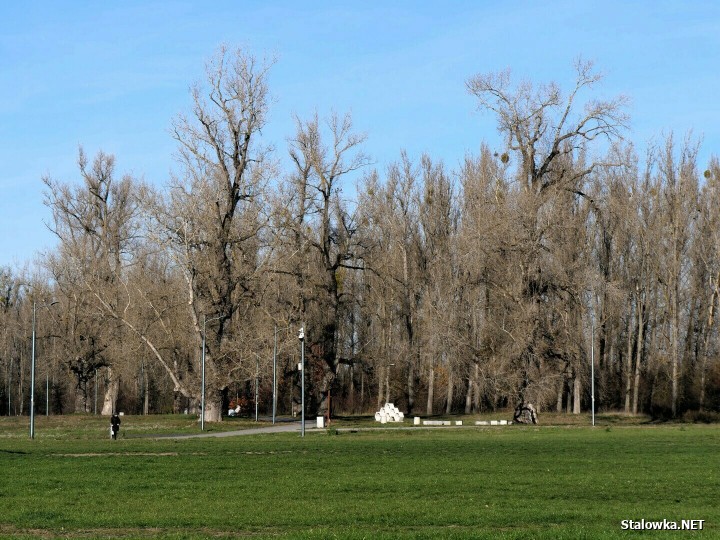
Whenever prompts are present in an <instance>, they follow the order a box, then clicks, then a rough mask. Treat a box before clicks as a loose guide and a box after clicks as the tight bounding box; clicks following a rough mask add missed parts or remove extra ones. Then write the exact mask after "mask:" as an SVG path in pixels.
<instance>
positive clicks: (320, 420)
mask: <svg viewBox="0 0 720 540" xmlns="http://www.w3.org/2000/svg"><path fill="white" fill-rule="evenodd" d="M317 427H318V428H320V429H322V428H324V427H325V417H324V416H318V417H317Z"/></svg>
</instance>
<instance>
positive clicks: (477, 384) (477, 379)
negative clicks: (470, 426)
mask: <svg viewBox="0 0 720 540" xmlns="http://www.w3.org/2000/svg"><path fill="white" fill-rule="evenodd" d="M473 402H474V407H473V410H474V411H475V412H476V413H478V412H480V366H479V365H478V364H477V363H476V364H475V395H474V396H473Z"/></svg>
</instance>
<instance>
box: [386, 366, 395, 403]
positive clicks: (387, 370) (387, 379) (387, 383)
mask: <svg viewBox="0 0 720 540" xmlns="http://www.w3.org/2000/svg"><path fill="white" fill-rule="evenodd" d="M394 365H395V364H388V365H387V366H385V403H391V401H390V368H391V367H392V366H394Z"/></svg>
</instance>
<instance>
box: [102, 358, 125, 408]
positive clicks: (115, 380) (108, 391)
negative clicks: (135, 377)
mask: <svg viewBox="0 0 720 540" xmlns="http://www.w3.org/2000/svg"><path fill="white" fill-rule="evenodd" d="M105 380H106V384H105V397H104V398H103V406H102V413H101V414H102V415H103V416H111V415H112V414H113V413H115V412H119V411H117V409H116V407H115V406H116V405H117V398H118V393H119V392H120V378H119V376H118V375H117V374H116V373H115V372H114V371H113V370H112V368H111V367H109V366H108V368H107V375H106V378H105Z"/></svg>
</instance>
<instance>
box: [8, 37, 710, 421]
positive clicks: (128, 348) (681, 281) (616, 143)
mask: <svg viewBox="0 0 720 540" xmlns="http://www.w3.org/2000/svg"><path fill="white" fill-rule="evenodd" d="M271 67H272V66H271V63H269V62H265V61H263V60H259V59H257V58H255V57H253V56H252V55H250V54H248V53H247V52H245V51H243V50H237V51H230V50H226V49H221V50H219V51H218V53H217V54H216V56H215V57H214V58H213V60H212V61H210V62H209V63H208V65H207V68H206V77H205V79H204V80H203V81H202V82H200V83H198V84H196V85H195V86H193V87H192V89H191V99H192V106H191V108H190V110H189V111H188V113H187V114H186V115H179V116H178V117H177V118H176V120H175V121H174V123H173V125H172V130H171V132H172V135H173V137H174V138H175V140H176V142H177V148H178V151H177V156H178V168H177V172H176V173H175V175H174V176H172V177H171V178H170V180H169V182H168V183H167V184H166V185H165V186H162V187H159V186H153V185H149V184H147V183H145V182H143V181H142V180H140V179H138V178H135V177H133V176H130V175H120V174H119V173H118V172H117V171H116V170H115V160H114V157H113V156H112V155H109V154H105V153H103V152H99V153H98V154H97V155H95V156H94V157H89V156H86V155H85V153H84V152H83V150H82V149H81V150H80V151H79V154H78V170H79V181H77V182H65V181H59V180H56V179H53V178H51V177H47V178H44V179H43V181H44V182H45V184H46V186H47V190H46V193H45V203H46V204H47V206H48V207H49V208H50V209H51V211H52V222H51V223H50V224H49V225H50V227H51V229H52V230H53V232H54V233H55V234H56V235H57V239H58V245H57V248H56V249H55V250H54V251H52V252H50V253H47V254H45V255H44V256H43V258H42V266H41V267H38V268H35V269H34V270H33V272H32V273H31V272H29V271H27V270H14V269H10V268H5V269H2V270H0V287H1V290H0V321H1V328H2V334H1V335H0V381H1V382H2V384H1V385H0V398H1V399H0V413H3V414H8V415H15V414H27V413H28V408H29V393H30V392H29V388H30V373H29V372H30V361H31V355H32V350H31V349H32V340H31V332H32V328H33V322H32V320H33V319H32V316H33V309H35V312H36V324H35V328H36V340H35V341H36V345H35V346H36V357H37V380H36V404H37V405H36V407H37V409H36V410H37V412H38V414H42V413H44V411H45V408H46V405H47V406H49V408H50V410H51V412H52V413H68V412H85V413H87V412H94V411H97V412H98V413H102V414H111V412H112V411H113V410H123V411H126V412H128V413H144V414H148V413H161V412H163V413H164V412H176V413H177V412H183V411H188V412H195V413H197V412H198V406H199V401H200V388H201V384H200V376H201V374H200V361H201V343H202V338H203V333H205V335H206V350H205V353H206V354H205V360H206V380H207V391H206V392H207V394H206V400H207V405H206V410H205V411H204V414H205V418H206V420H208V421H218V420H220V419H221V417H222V413H223V411H224V410H226V409H227V407H228V405H229V404H230V402H231V401H232V402H233V404H235V403H243V404H247V403H249V402H252V400H254V399H255V397H254V396H255V392H256V384H257V393H258V395H259V398H260V399H259V401H260V410H261V411H262V412H269V411H270V410H271V407H272V404H271V403H272V402H271V396H272V379H273V377H272V369H273V354H274V351H276V352H277V354H276V357H277V366H278V410H279V411H280V412H281V413H290V412H293V411H295V410H297V408H298V403H299V399H300V387H299V384H300V383H299V381H300V377H299V372H298V368H297V366H298V362H299V360H300V346H299V341H298V330H299V329H300V327H301V326H304V328H305V336H306V338H305V343H306V361H307V374H306V375H307V376H306V384H307V396H308V402H309V406H308V411H309V412H311V413H313V412H318V413H321V412H324V411H325V410H326V409H327V407H328V405H329V404H331V406H332V409H333V411H334V413H336V414H340V413H359V412H368V411H372V410H375V409H377V408H379V406H380V405H381V404H382V403H384V402H385V401H392V402H395V403H396V404H397V405H399V406H400V408H401V409H403V410H405V411H406V412H407V413H409V414H413V413H414V414H425V415H431V414H441V413H455V412H465V413H471V412H482V411H488V410H495V409H498V408H508V407H514V406H515V405H516V404H517V403H519V402H531V403H533V404H535V406H536V407H538V408H539V409H540V410H557V411H567V412H572V413H580V412H581V410H587V409H588V408H589V406H590V383H591V381H590V374H591V359H594V366H595V369H594V373H595V388H596V403H597V406H598V408H599V409H600V410H618V411H625V412H627V413H633V414H635V413H640V412H643V413H651V414H654V415H662V416H672V417H675V416H678V415H681V414H684V413H685V412H686V411H696V410H714V411H718V410H720V362H719V361H718V353H719V346H720V340H719V339H718V337H719V336H718V324H717V321H716V314H715V310H716V308H717V304H718V295H719V293H720V258H719V257H718V251H719V248H720V223H719V220H720V214H719V213H718V208H720V162H719V161H718V160H717V159H716V158H712V159H711V161H710V163H708V164H705V165H702V166H701V164H699V163H698V158H697V156H698V146H699V145H698V143H697V142H695V141H693V140H691V139H689V138H688V139H686V140H682V141H678V140H676V139H675V138H674V137H673V136H672V135H669V136H666V137H665V138H664V139H663V141H662V142H661V143H659V144H657V145H655V146H651V147H650V148H649V149H648V150H647V152H646V154H645V155H644V156H642V157H639V156H638V155H637V154H636V151H635V149H634V147H633V144H632V143H631V142H630V141H628V140H627V139H626V138H625V136H626V135H627V133H626V125H627V122H628V118H627V116H626V113H625V100H624V99H623V98H613V99H609V100H603V99H599V98H597V97H596V96H594V95H593V92H594V91H595V86H596V83H597V82H598V81H599V80H600V77H599V76H598V74H597V72H596V71H595V70H594V69H593V67H592V65H591V64H589V63H583V62H577V63H576V64H575V73H576V77H575V85H574V86H573V87H572V88H570V89H567V90H563V89H561V88H560V87H558V86H557V85H555V84H545V85H536V84H532V83H530V82H527V81H521V82H517V83H516V82H514V81H513V80H512V79H511V77H510V73H509V72H500V73H491V74H479V75H476V76H474V77H471V78H469V79H468V80H467V89H468V91H469V92H470V93H471V94H472V95H474V96H475V97H476V98H477V103H478V106H479V108H480V109H481V110H483V111H489V112H490V113H491V114H493V115H494V116H495V117H496V119H497V125H498V129H499V131H500V133H501V134H502V136H503V146H502V148H499V149H497V151H494V150H492V149H490V148H489V147H488V146H487V144H481V145H479V148H480V149H479V153H478V154H477V155H468V156H466V157H465V159H464V162H463V163H462V164H460V165H459V166H458V168H457V169H448V167H447V166H446V165H445V164H444V163H442V162H441V161H439V160H435V159H433V158H432V156H430V155H423V156H422V157H421V158H420V159H419V160H417V161H416V160H413V159H411V158H410V157H408V156H407V155H406V154H404V153H403V154H401V155H400V156H399V157H398V160H397V162H395V163H392V164H390V165H388V166H387V167H386V168H384V169H379V168H376V167H373V166H372V164H371V162H370V159H369V158H368V156H367V155H366V154H365V153H364V151H363V144H364V136H363V135H362V134H359V133H357V132H356V131H355V129H354V128H353V124H352V121H351V118H350V116H349V115H342V114H330V115H329V116H328V117H327V118H322V117H320V116H318V115H317V114H316V115H314V116H312V117H310V118H307V119H303V118H296V119H295V124H296V131H295V133H294V134H293V135H292V136H291V137H290V138H289V139H288V145H287V152H288V156H289V159H288V160H287V163H289V164H290V167H289V168H283V167H281V166H280V165H279V163H280V160H279V159H278V155H279V154H278V151H276V150H274V149H272V148H270V147H267V146H264V145H263V140H262V137H261V133H262V130H263V127H264V126H265V122H266V118H267V113H268V109H269V106H270V103H271V100H270V98H269V89H268V86H267V83H268V72H269V69H271ZM351 181H354V182H355V185H354V186H353V185H349V183H350V182H351Z"/></svg>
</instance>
